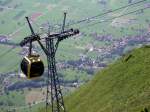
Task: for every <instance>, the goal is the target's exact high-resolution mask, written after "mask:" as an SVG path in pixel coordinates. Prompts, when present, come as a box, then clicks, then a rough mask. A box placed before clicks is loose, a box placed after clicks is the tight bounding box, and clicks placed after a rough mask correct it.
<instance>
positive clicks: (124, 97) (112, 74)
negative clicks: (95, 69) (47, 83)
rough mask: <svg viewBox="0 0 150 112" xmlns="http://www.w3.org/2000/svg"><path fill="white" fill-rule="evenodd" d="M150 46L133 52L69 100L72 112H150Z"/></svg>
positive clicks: (97, 76) (108, 68)
mask: <svg viewBox="0 0 150 112" xmlns="http://www.w3.org/2000/svg"><path fill="white" fill-rule="evenodd" d="M149 68H150V47H149V46H147V47H142V48H140V49H136V50H133V51H132V52H131V53H130V54H127V55H125V56H124V57H123V58H121V59H119V60H118V61H117V62H115V63H114V64H112V65H110V66H109V67H107V68H106V69H104V70H102V71H101V72H99V73H97V75H96V76H95V78H93V80H91V81H90V82H89V83H88V84H87V85H84V86H82V87H81V88H80V89H78V90H77V91H76V92H74V93H73V94H71V95H70V96H69V97H67V98H66V102H65V103H66V107H67V110H68V112H141V110H142V109H143V108H145V107H146V108H148V109H149V110H150V69H149Z"/></svg>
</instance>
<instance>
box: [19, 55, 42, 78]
mask: <svg viewBox="0 0 150 112" xmlns="http://www.w3.org/2000/svg"><path fill="white" fill-rule="evenodd" d="M21 70H22V72H23V73H24V74H25V76H26V77H27V78H28V79H32V78H37V77H40V76H42V74H43V72H44V64H43V62H42V60H41V59H40V56H39V55H29V56H25V57H24V58H23V60H22V62H21Z"/></svg>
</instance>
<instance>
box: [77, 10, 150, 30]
mask: <svg viewBox="0 0 150 112" xmlns="http://www.w3.org/2000/svg"><path fill="white" fill-rule="evenodd" d="M148 8H150V7H145V8H141V9H138V10H135V11H131V12H128V13H125V14H122V15H120V16H116V17H113V18H110V19H106V20H104V21H99V22H95V23H93V24H90V25H86V26H81V27H79V29H84V28H87V27H91V26H94V25H97V24H100V23H104V22H108V21H111V20H114V19H117V18H121V17H123V16H127V15H130V14H133V13H135V12H138V11H141V10H146V9H148Z"/></svg>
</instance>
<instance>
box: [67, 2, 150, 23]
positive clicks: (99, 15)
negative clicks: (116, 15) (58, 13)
mask: <svg viewBox="0 0 150 112" xmlns="http://www.w3.org/2000/svg"><path fill="white" fill-rule="evenodd" d="M145 1H147V0H141V1H138V2H135V3H132V4H129V5H125V6H123V7H120V8H117V9H114V10H112V11H111V10H110V11H107V12H104V13H101V14H98V15H96V16H92V17H87V18H86V19H83V20H79V21H77V22H76V23H72V24H68V25H66V26H71V25H76V24H79V23H82V22H85V21H88V20H90V19H94V18H97V17H101V16H104V15H106V14H109V13H112V12H116V11H118V10H121V9H124V8H127V7H130V6H133V5H136V4H139V3H142V2H145Z"/></svg>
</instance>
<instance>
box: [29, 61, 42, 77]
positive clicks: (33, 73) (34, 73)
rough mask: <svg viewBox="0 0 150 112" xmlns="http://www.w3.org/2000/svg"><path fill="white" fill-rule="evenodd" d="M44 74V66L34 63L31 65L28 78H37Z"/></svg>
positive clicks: (40, 63)
mask: <svg viewBox="0 0 150 112" xmlns="http://www.w3.org/2000/svg"><path fill="white" fill-rule="evenodd" d="M43 72H44V65H43V63H42V62H41V61H40V62H34V63H32V64H31V69H30V77H31V78H32V77H39V76H41V75H42V74H43Z"/></svg>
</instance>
